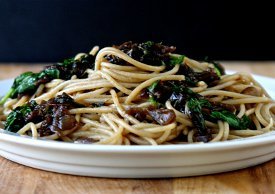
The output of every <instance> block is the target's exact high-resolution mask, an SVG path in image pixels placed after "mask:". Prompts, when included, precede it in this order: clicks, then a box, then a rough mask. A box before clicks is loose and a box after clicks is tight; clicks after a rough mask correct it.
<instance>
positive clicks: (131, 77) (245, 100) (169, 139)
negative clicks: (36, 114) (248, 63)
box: [0, 45, 275, 145]
mask: <svg viewBox="0 0 275 194" xmlns="http://www.w3.org/2000/svg"><path fill="white" fill-rule="evenodd" d="M139 47H140V45H139ZM170 48H171V47H170ZM142 49H144V48H143V47H142ZM171 49H172V50H173V49H174V48H171ZM126 50H127V49H126ZM133 50H134V49H133ZM133 50H132V51H133ZM132 51H131V52H132ZM171 53H172V52H171V50H170V51H169V54H168V55H167V54H165V57H167V56H170V58H171V59H175V58H177V59H181V61H177V62H176V63H175V64H173V65H170V66H167V65H164V64H161V65H156V64H152V63H147V64H146V63H144V60H141V59H137V58H136V57H134V56H132V55H131V54H129V50H128V51H125V45H124V47H106V48H103V49H101V50H99V48H98V47H94V48H93V49H92V51H91V52H90V55H93V56H95V64H94V68H93V69H92V68H87V69H86V70H85V73H86V74H87V76H86V77H85V78H80V77H79V76H76V75H73V76H71V78H70V79H69V80H66V79H60V78H59V79H52V80H51V81H49V82H47V83H42V84H40V85H39V87H37V88H36V90H35V92H34V93H33V94H32V95H21V96H19V97H17V98H13V99H12V98H9V99H7V100H6V101H5V103H3V105H2V106H1V107H0V120H1V121H2V124H3V125H7V119H8V118H9V115H10V114H11V113H12V112H13V111H15V110H18V107H22V106H24V105H27V104H28V103H29V102H30V101H35V103H36V105H34V107H35V106H38V105H39V106H40V108H41V107H43V106H44V107H45V106H47V105H49V107H50V108H52V109H54V110H56V111H59V109H60V108H59V107H58V104H57V102H58V100H60V99H61V97H60V96H61V95H63V94H66V95H67V96H65V97H66V98H67V97H68V98H72V99H73V101H74V103H76V105H75V106H71V105H66V106H65V109H64V107H63V109H62V111H61V113H60V114H61V116H60V115H58V114H56V115H54V116H55V117H56V118H57V117H59V118H60V117H62V119H63V120H62V121H64V118H65V119H67V120H73V121H74V123H73V124H72V123H71V125H70V127H67V128H66V127H65V129H62V127H59V130H53V129H52V128H50V127H48V128H47V126H46V129H47V130H49V131H48V132H47V133H45V131H41V127H42V126H43V125H45V122H44V121H41V120H39V119H36V121H38V122H35V119H34V120H33V121H32V122H27V123H25V124H24V126H23V127H21V128H20V129H19V130H18V131H16V132H17V133H18V134H20V135H28V136H32V137H33V138H43V139H51V140H59V141H67V142H75V143H93V144H116V145H133V144H138V145H159V144H180V143H193V142H216V141H226V140H232V139H238V138H245V137H250V136H255V135H260V134H264V133H267V132H270V131H272V130H274V129H275V122H274V119H275V102H274V100H272V99H271V97H270V96H269V95H268V94H267V92H266V91H265V90H264V88H263V87H262V86H261V85H260V84H259V83H258V82H256V81H255V80H254V79H253V78H252V76H251V75H249V74H246V73H235V74H232V75H222V74H220V73H218V72H216V75H218V79H216V78H215V79H214V80H210V81H209V79H212V78H213V75H212V78H209V79H208V77H207V78H205V77H204V72H208V73H209V72H211V73H213V71H214V70H215V65H214V63H212V62H198V61H195V60H192V59H189V58H188V57H182V56H181V57H179V56H180V55H175V54H174V55H173V54H171ZM83 56H87V54H85V53H81V54H78V55H76V57H75V59H74V60H79V59H81V58H82V57H83ZM143 57H144V56H143ZM163 61H164V62H165V61H167V59H166V58H163ZM163 61H162V62H163ZM183 67H184V68H183ZM182 68H183V69H182ZM182 72H184V73H182ZM190 72H191V73H190ZM191 74H192V76H193V77H192V76H190V75H191ZM200 76H201V77H200ZM195 78H196V79H197V80H196V79H195ZM199 78H201V79H199ZM190 80H191V81H190ZM166 84H167V85H166ZM169 84H170V85H169ZM182 85H184V87H183V88H180V89H179V87H181V86H182ZM174 86H175V88H177V89H178V90H177V91H176V90H175V91H171V88H173V87H174ZM167 88H168V89H167ZM158 89H159V90H158ZM163 91H164V93H163ZM158 92H160V94H159V95H162V96H158ZM168 94H169V95H168ZM187 94H188V95H187ZM167 95H168V96H167ZM180 95H181V96H180ZM163 96H165V97H163ZM179 96H180V97H181V99H180V97H179ZM63 97H64V96H63ZM49 101H51V103H48V104H47V103H46V102H49ZM63 101H64V99H63ZM198 102H200V103H202V104H196V103H198ZM192 103H193V104H192ZM41 104H42V105H43V106H42V105H41ZM52 104H54V105H52ZM78 105H79V106H78ZM66 108H67V109H68V110H67V109H66ZM36 109H37V108H34V109H33V110H31V111H34V110H36ZM196 110H197V112H196ZM32 113H33V112H32ZM29 114H30V113H28V115H29ZM43 114H44V113H43ZM52 114H53V113H52ZM68 115H69V116H68ZM232 115H233V116H232ZM25 116H26V115H25ZM44 116H45V115H44ZM226 116H227V117H226ZM198 117H199V118H201V119H202V120H201V123H198V119H197V118H198ZM229 117H230V118H234V119H235V120H234V121H238V122H240V123H241V121H242V119H243V120H244V119H245V118H246V119H248V120H249V121H250V123H249V124H247V123H248V122H247V123H245V124H244V125H243V126H244V127H243V128H241V127H240V126H239V123H236V122H235V123H234V121H233V122H232V123H231V121H232V120H230V118H229ZM51 119H52V122H54V120H55V118H54V117H51ZM58 122H59V123H60V120H59V121H58ZM244 122H245V121H244ZM56 125H58V124H56ZM67 125H68V124H67ZM240 125H241V124H240ZM63 126H64V125H63ZM44 127H45V126H44ZM56 127H57V128H58V126H56ZM200 127H201V128H200ZM44 129H45V128H44ZM202 129H205V131H203V130H202Z"/></svg>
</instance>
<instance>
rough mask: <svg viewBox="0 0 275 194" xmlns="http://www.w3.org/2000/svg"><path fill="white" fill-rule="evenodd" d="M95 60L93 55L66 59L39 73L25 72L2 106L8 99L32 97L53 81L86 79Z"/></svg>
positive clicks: (5, 97) (19, 77)
mask: <svg viewBox="0 0 275 194" xmlns="http://www.w3.org/2000/svg"><path fill="white" fill-rule="evenodd" d="M94 60H95V57H94V56H93V55H84V56H82V57H81V58H80V59H77V60H74V59H66V60H64V61H63V62H62V63H57V64H54V65H51V66H47V67H45V69H44V70H43V71H41V72H39V73H33V72H25V73H23V74H21V75H19V76H18V77H16V78H15V80H14V82H13V85H12V87H11V89H10V90H9V92H8V93H7V94H6V95H5V96H4V97H3V98H2V99H1V100H0V105H1V104H4V103H5V102H6V100H7V99H8V98H17V97H20V96H23V95H32V94H34V92H35V91H36V90H37V88H38V87H39V85H40V84H45V83H48V82H50V81H51V80H53V79H64V80H69V79H70V78H71V77H72V76H73V75H76V76H77V77H78V78H85V77H87V74H86V70H87V69H88V68H90V69H93V68H94Z"/></svg>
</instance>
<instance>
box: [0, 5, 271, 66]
mask: <svg viewBox="0 0 275 194" xmlns="http://www.w3.org/2000/svg"><path fill="white" fill-rule="evenodd" d="M241 2H242V3H240V2H238V1H198V0H192V1H173V0H167V1H146V0H139V1H138V0H136V1H130V0H116V1H111V0H91V1H89V0H79V1H78V0H0V61H1V62H49V61H60V60H62V59H64V58H67V57H70V56H73V55H74V54H76V53H77V52H88V51H89V50H90V49H91V48H92V46H93V45H100V46H106V45H113V44H120V43H122V42H124V41H127V40H134V41H146V40H154V41H162V42H163V43H165V44H168V45H175V46H177V48H178V52H179V53H182V54H185V55H187V56H189V57H192V58H195V59H203V58H204V57H205V56H208V57H209V58H210V59H215V60H275V38H274V36H275V30H274V27H273V26H274V24H275V22H274V20H275V14H274V10H273V9H274V6H273V5H272V3H267V2H265V1H256V2H255V3H253V2H246V3H244V2H243V1H241ZM270 2H271V1H270Z"/></svg>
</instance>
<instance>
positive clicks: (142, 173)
mask: <svg viewBox="0 0 275 194" xmlns="http://www.w3.org/2000/svg"><path fill="white" fill-rule="evenodd" d="M255 78H256V80H258V81H259V82H260V83H261V84H262V85H263V86H264V87H265V88H266V89H267V91H268V92H269V94H270V95H271V96H272V97H273V98H274V97H275V84H274V83H275V79H272V78H267V77H263V76H255ZM11 84H12V80H4V81H0V96H1V95H3V94H4V93H5V92H6V91H7V90H8V89H9V87H10V85H11ZM0 155H1V156H3V157H5V158H7V159H9V160H12V161H14V162H17V163H20V164H23V165H26V166H30V167H34V168H38V169H43V170H47V171H53V172H60V173H66V174H74V175H85V176H96V177H115V178H141V177H143V178H154V177H184V176H195V175H204V174H212V173H219V172H226V171H232V170H237V169H242V168H246V167H249V166H254V165H257V164H261V163H263V162H266V161H269V160H272V159H274V158H275V131H273V132H270V133H267V134H264V135H260V136H256V137H251V138H245V139H241V140H234V141H226V142H216V143H208V144H188V145H161V146H113V145H87V144H84V145H82V144H72V143H65V142H54V141H46V140H35V139H32V138H29V137H20V136H18V135H16V134H13V133H9V132H6V131H4V130H0Z"/></svg>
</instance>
